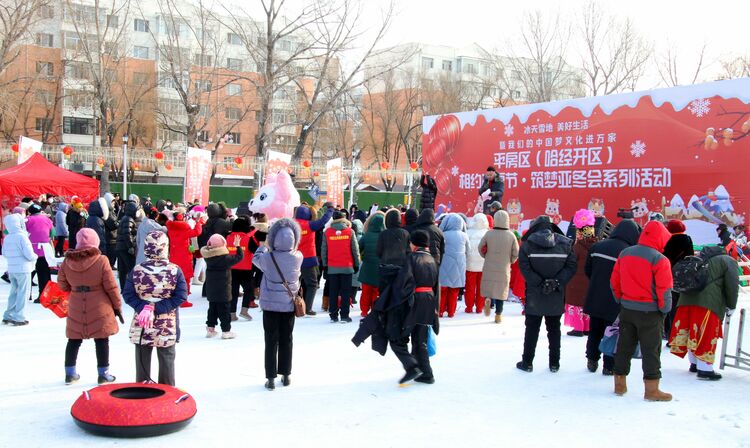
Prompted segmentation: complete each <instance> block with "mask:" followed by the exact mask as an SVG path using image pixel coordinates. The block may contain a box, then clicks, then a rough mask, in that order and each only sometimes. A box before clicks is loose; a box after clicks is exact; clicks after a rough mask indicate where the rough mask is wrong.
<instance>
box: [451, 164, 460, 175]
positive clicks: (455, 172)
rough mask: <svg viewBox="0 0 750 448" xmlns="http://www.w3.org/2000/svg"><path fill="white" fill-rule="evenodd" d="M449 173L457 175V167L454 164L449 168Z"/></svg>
mask: <svg viewBox="0 0 750 448" xmlns="http://www.w3.org/2000/svg"><path fill="white" fill-rule="evenodd" d="M451 174H452V175H454V176H458V167H457V166H456V165H453V168H451Z"/></svg>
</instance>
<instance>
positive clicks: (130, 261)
mask: <svg viewBox="0 0 750 448" xmlns="http://www.w3.org/2000/svg"><path fill="white" fill-rule="evenodd" d="M134 267H135V255H130V254H129V253H127V252H122V251H120V252H118V253H117V278H118V279H119V280H120V291H122V290H123V289H125V280H127V279H128V274H130V271H132V270H133V268H134Z"/></svg>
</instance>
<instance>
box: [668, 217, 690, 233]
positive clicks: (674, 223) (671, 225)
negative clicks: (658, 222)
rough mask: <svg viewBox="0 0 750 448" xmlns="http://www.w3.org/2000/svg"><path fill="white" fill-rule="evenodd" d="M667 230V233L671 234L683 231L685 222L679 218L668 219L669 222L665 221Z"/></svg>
mask: <svg viewBox="0 0 750 448" xmlns="http://www.w3.org/2000/svg"><path fill="white" fill-rule="evenodd" d="M667 230H669V233H671V234H672V235H674V234H677V233H685V230H687V229H686V228H685V224H684V223H683V222H682V221H680V220H679V219H670V220H669V222H667Z"/></svg>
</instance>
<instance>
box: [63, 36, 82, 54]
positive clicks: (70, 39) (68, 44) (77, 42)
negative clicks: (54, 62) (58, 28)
mask: <svg viewBox="0 0 750 448" xmlns="http://www.w3.org/2000/svg"><path fill="white" fill-rule="evenodd" d="M65 48H67V49H68V50H80V49H81V36H79V35H78V33H76V32H67V33H65Z"/></svg>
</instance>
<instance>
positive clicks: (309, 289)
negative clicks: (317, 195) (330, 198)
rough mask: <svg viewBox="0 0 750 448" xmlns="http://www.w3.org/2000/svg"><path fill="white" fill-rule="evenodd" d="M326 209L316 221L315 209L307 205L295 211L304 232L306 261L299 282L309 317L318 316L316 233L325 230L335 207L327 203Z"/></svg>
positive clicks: (303, 245) (302, 248)
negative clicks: (314, 218)
mask: <svg viewBox="0 0 750 448" xmlns="http://www.w3.org/2000/svg"><path fill="white" fill-rule="evenodd" d="M324 207H326V211H325V213H323V216H321V217H320V218H319V219H316V220H315V221H313V220H312V219H313V216H314V215H315V214H314V213H313V209H312V208H310V207H308V206H306V205H300V206H299V207H297V208H296V209H295V211H294V220H295V221H297V224H299V227H300V229H301V230H302V238H301V239H300V242H299V251H300V252H302V256H303V257H304V259H303V261H302V270H301V273H302V274H301V275H300V278H299V280H300V285H301V286H302V291H303V296H304V299H305V309H306V310H307V314H308V315H309V316H314V315H315V314H316V313H315V311H313V301H314V300H315V293H316V292H318V253H317V251H316V250H315V232H318V231H321V230H323V227H324V226H325V225H326V223H327V222H328V220H329V219H331V215H333V205H332V204H331V203H330V202H326V203H325V205H324ZM324 308H325V306H324Z"/></svg>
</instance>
